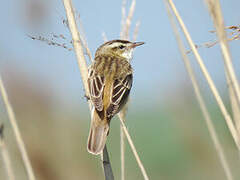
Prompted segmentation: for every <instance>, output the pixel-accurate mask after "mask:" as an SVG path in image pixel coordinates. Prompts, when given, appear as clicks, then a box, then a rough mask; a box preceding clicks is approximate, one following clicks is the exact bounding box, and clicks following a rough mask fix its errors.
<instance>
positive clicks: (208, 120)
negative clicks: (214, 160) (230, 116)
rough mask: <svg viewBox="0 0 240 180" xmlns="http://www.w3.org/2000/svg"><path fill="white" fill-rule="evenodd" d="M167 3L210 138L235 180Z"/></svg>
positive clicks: (228, 178) (225, 167)
mask: <svg viewBox="0 0 240 180" xmlns="http://www.w3.org/2000/svg"><path fill="white" fill-rule="evenodd" d="M165 2H166V3H165V4H166V7H167V13H168V16H169V19H170V22H171V25H172V29H173V31H174V34H175V37H176V40H177V44H178V47H179V50H180V53H181V55H182V59H183V62H184V64H185V68H186V70H187V72H188V75H189V77H190V79H191V82H192V85H193V89H194V92H195V95H196V98H197V101H198V103H199V106H200V109H201V111H202V114H203V116H204V119H205V122H206V125H207V128H208V131H209V133H210V136H211V139H212V141H213V144H214V147H215V149H216V152H217V154H218V157H219V160H220V163H221V165H222V167H223V170H224V173H225V176H226V178H227V180H233V175H232V172H231V168H230V166H229V164H228V162H227V159H226V156H225V154H224V151H223V147H222V145H221V143H220V141H219V138H218V136H217V133H216V130H215V128H214V124H213V122H212V120H211V117H210V115H209V112H208V109H207V107H206V103H205V102H204V99H203V97H202V95H201V91H200V88H199V85H198V82H197V79H196V75H195V73H194V70H193V68H192V67H191V64H190V60H189V58H188V56H187V54H186V53H185V52H186V49H185V48H184V44H183V42H182V40H181V37H180V33H179V32H178V30H177V26H176V22H175V21H174V18H173V15H172V13H171V10H170V7H169V4H168V3H167V1H166V0H165Z"/></svg>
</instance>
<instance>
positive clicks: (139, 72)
mask: <svg viewBox="0 0 240 180" xmlns="http://www.w3.org/2000/svg"><path fill="white" fill-rule="evenodd" d="M30 1H31V0H19V1H16V0H15V1H14V0H9V1H3V2H2V6H1V7H0V18H1V19H0V20H1V22H2V23H1V24H2V26H1V27H2V28H0V33H1V41H0V70H1V73H3V77H6V76H11V72H10V71H9V70H6V69H8V68H9V67H14V68H15V70H16V71H18V72H19V73H21V74H24V75H25V76H27V77H29V78H30V79H32V81H34V83H33V84H36V83H39V84H41V86H43V87H44V86H45V87H46V89H47V88H49V89H51V90H52V91H53V92H54V96H57V97H58V98H61V97H64V99H68V100H69V102H72V101H73V102H74V101H75V102H76V101H77V99H78V98H80V97H82V96H83V91H82V89H83V87H82V84H81V78H80V73H79V70H78V68H77V63H76V59H75V55H74V53H73V52H69V51H67V50H65V49H63V48H59V47H51V46H48V45H46V44H44V43H42V42H38V41H32V40H31V39H30V38H28V37H27V34H31V35H43V36H45V37H50V36H51V34H52V33H55V34H64V35H65V36H67V37H68V38H69V39H70V36H69V32H68V29H67V28H66V27H64V26H63V25H62V17H64V16H65V12H64V8H63V4H62V2H61V1H56V0H55V1H54V0H52V1H47V0H46V1H45V2H46V4H45V6H44V7H45V9H46V14H44V15H45V16H44V17H43V18H42V19H40V20H39V22H38V19H37V20H36V21H35V23H34V24H35V25H34V26H32V25H29V24H27V23H26V22H27V21H28V19H31V18H29V17H27V16H26V14H27V13H26V9H27V7H28V4H29V2H30ZM35 1H38V0H35ZM39 2H41V1H39ZM174 2H175V3H176V7H177V8H178V10H179V12H180V15H181V16H182V18H183V19H184V22H185V24H186V26H187V27H188V29H189V32H190V34H191V35H192V38H193V40H194V42H195V43H196V44H202V43H204V42H208V41H210V40H213V39H215V35H214V34H212V33H210V32H209V31H210V30H213V24H212V21H211V18H210V16H209V14H208V11H207V7H206V5H205V3H204V1H202V0H194V1H193V0H181V1H174ZM130 3H131V1H127V5H128V7H129V5H130ZM221 3H222V9H223V14H224V20H225V24H226V25H238V24H239V19H240V14H239V10H238V7H239V6H240V2H239V1H237V0H229V1H223V0H222V1H221ZM73 4H74V6H75V9H76V10H77V11H78V12H79V13H80V16H81V20H82V22H83V26H84V31H85V34H86V38H87V41H88V45H89V48H90V50H91V52H92V54H93V53H94V51H95V50H96V48H97V47H98V46H99V45H101V43H103V39H102V35H101V34H102V32H105V33H106V35H107V38H108V39H117V38H119V31H120V22H121V4H122V1H79V0H78V1H76V0H74V1H73ZM127 10H128V9H127ZM138 20H140V21H141V25H140V30H139V35H138V40H139V41H144V42H146V44H145V45H144V46H142V47H139V48H138V49H137V50H136V51H135V53H134V59H133V62H132V64H133V68H134V71H135V75H134V86H133V90H132V91H133V93H132V97H133V98H136V97H138V95H141V96H142V97H144V98H145V99H146V101H147V100H149V101H152V100H155V97H156V96H157V97H158V98H160V99H165V98H166V97H168V96H171V95H172V94H175V93H176V92H177V91H178V90H179V89H181V88H182V87H185V86H190V82H189V78H188V76H187V74H186V72H185V69H184V65H183V63H182V60H181V57H180V54H179V51H178V47H177V45H176V42H175V39H174V36H173V32H172V29H171V26H170V23H169V20H168V17H167V14H166V10H165V6H164V3H163V1H157V0H153V1H151V2H150V1H139V0H137V3H136V10H135V13H134V17H133V22H132V23H133V26H132V28H131V34H132V32H133V29H134V25H135V24H136V22H137V21H138ZM239 43H240V42H239V41H234V42H231V43H230V47H231V52H232V57H233V61H234V65H235V67H236V72H237V74H238V77H239V75H240V73H239V72H240V68H239V67H240V61H239V59H240V55H239V47H240V46H239V45H240V44H239ZM186 45H187V44H186ZM199 51H200V53H201V55H202V57H203V59H204V62H205V64H206V66H207V67H208V69H209V71H210V73H211V75H212V77H213V79H214V81H215V82H216V83H217V86H218V88H219V89H220V91H221V92H226V87H225V86H224V83H225V80H224V73H223V62H222V56H221V53H220V51H219V46H215V47H212V48H210V49H208V48H201V49H199ZM190 58H191V61H192V63H193V65H194V68H195V70H196V72H197V75H198V79H199V80H200V82H201V83H202V89H203V90H204V91H205V92H209V90H208V88H207V85H206V83H205V80H204V78H203V76H202V74H201V72H200V70H199V68H198V66H197V64H196V62H195V59H194V57H193V55H191V54H190ZM10 69H11V68H10ZM15 70H14V71H15ZM6 71H7V72H6ZM35 81H37V82H35Z"/></svg>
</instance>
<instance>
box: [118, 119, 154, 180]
mask: <svg viewBox="0 0 240 180" xmlns="http://www.w3.org/2000/svg"><path fill="white" fill-rule="evenodd" d="M118 117H119V119H120V122H121V125H122V128H123V131H124V133H125V136H126V138H127V140H128V143H129V145H130V147H131V149H132V152H133V154H134V156H135V158H136V161H137V163H138V166H139V168H140V170H141V172H142V175H143V177H144V179H145V180H149V178H148V175H147V172H146V170H145V168H144V166H143V163H142V161H141V159H140V157H139V155H138V153H137V150H136V148H135V146H134V143H133V141H132V138H131V136H130V134H129V133H128V130H127V127H126V125H125V123H124V120H123V119H122V118H121V116H118Z"/></svg>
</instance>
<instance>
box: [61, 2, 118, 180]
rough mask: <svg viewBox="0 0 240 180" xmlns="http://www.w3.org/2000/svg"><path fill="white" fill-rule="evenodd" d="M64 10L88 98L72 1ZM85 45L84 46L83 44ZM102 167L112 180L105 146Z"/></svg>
mask: <svg viewBox="0 0 240 180" xmlns="http://www.w3.org/2000/svg"><path fill="white" fill-rule="evenodd" d="M63 4H64V8H65V11H66V15H67V19H68V24H69V30H70V32H71V35H72V39H73V47H74V50H75V53H76V57H77V61H78V67H79V70H80V73H81V77H82V81H83V85H84V89H85V93H86V94H85V95H86V96H87V97H89V89H88V85H87V78H88V68H87V63H86V59H85V57H84V53H83V47H82V44H81V42H80V35H79V32H78V28H77V24H76V21H75V16H74V11H73V6H72V1H71V0H63ZM85 45H86V44H85ZM88 103H89V109H90V111H91V102H90V101H88ZM102 156H103V167H104V175H105V178H106V179H107V178H108V179H107V180H114V178H113V172H112V168H111V164H110V160H109V158H108V152H107V146H106V145H105V147H104V151H103V155H102ZM105 158H107V161H108V162H109V163H104V162H105V161H104V160H105Z"/></svg>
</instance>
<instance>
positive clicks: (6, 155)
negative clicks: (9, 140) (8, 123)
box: [0, 125, 16, 180]
mask: <svg viewBox="0 0 240 180" xmlns="http://www.w3.org/2000/svg"><path fill="white" fill-rule="evenodd" d="M0 150H1V154H2V157H3V164H4V167H5V169H6V175H7V177H8V179H9V180H15V179H16V178H15V176H14V173H13V170H12V165H11V160H10V156H9V152H8V148H7V146H6V144H5V141H4V136H3V125H1V126H0Z"/></svg>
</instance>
